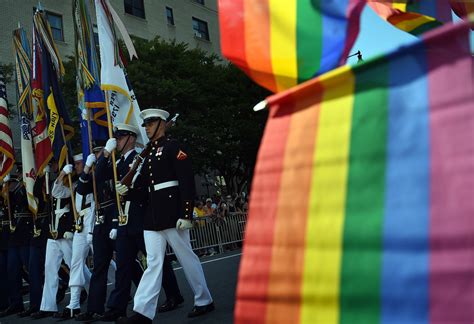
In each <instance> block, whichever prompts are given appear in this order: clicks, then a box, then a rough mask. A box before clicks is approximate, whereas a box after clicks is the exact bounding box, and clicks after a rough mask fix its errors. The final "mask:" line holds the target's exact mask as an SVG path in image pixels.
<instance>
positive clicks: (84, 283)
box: [67, 228, 92, 309]
mask: <svg viewBox="0 0 474 324" xmlns="http://www.w3.org/2000/svg"><path fill="white" fill-rule="evenodd" d="M88 233H89V230H88V229H86V228H84V229H83V231H82V232H80V233H74V238H73V240H72V259H71V269H70V272H69V288H70V290H71V299H70V301H69V305H68V306H67V307H68V308H69V309H78V308H81V304H80V299H81V291H82V288H86V289H88V287H89V282H90V280H91V275H92V274H91V272H90V270H89V268H88V267H87V265H86V263H85V261H86V258H87V255H88V254H89V250H90V249H91V247H92V244H89V243H88V242H87V235H88Z"/></svg>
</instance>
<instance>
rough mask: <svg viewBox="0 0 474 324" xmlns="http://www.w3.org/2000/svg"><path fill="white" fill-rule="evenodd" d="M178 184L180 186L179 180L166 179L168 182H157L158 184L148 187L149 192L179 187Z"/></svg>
mask: <svg viewBox="0 0 474 324" xmlns="http://www.w3.org/2000/svg"><path fill="white" fill-rule="evenodd" d="M177 186H179V181H178V180H172V181H166V182H162V183H157V184H156V185H154V186H152V187H150V188H148V192H152V191H158V190H161V189H166V188H171V187H177Z"/></svg>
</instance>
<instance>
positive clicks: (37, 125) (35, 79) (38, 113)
mask: <svg viewBox="0 0 474 324" xmlns="http://www.w3.org/2000/svg"><path fill="white" fill-rule="evenodd" d="M37 33H38V31H37V30H36V29H34V30H33V69H32V75H31V101H32V104H33V119H32V124H33V126H32V128H31V134H32V136H33V143H34V147H35V165H36V169H37V173H38V174H42V173H43V169H44V167H45V166H46V165H47V164H48V162H49V160H50V159H51V157H52V156H53V152H52V148H51V140H50V138H49V136H48V119H47V116H46V109H45V102H44V91H43V80H42V78H43V73H42V69H43V67H42V63H41V58H42V56H43V55H42V50H43V49H42V47H41V44H40V42H39V40H38V35H37Z"/></svg>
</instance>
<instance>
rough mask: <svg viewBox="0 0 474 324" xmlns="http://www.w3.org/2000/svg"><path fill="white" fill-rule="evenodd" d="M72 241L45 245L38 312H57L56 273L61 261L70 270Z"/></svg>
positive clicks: (56, 241)
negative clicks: (42, 282)
mask: <svg viewBox="0 0 474 324" xmlns="http://www.w3.org/2000/svg"><path fill="white" fill-rule="evenodd" d="M71 256H72V241H70V240H66V239H59V240H51V239H48V242H47V243H46V258H45V261H44V286H43V297H42V298H41V306H40V310H42V311H47V312H57V311H58V305H57V304H56V293H57V292H58V282H59V276H58V271H59V267H60V266H61V261H62V260H63V259H64V262H66V264H67V265H68V267H69V268H71Z"/></svg>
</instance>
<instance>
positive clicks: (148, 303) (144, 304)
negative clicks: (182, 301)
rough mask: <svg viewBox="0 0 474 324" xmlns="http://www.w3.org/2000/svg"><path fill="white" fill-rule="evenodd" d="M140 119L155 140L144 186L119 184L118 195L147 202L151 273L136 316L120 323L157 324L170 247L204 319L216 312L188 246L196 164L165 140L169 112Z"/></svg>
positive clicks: (143, 114) (147, 111) (150, 113)
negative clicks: (165, 260)
mask: <svg viewBox="0 0 474 324" xmlns="http://www.w3.org/2000/svg"><path fill="white" fill-rule="evenodd" d="M140 116H141V117H142V119H143V125H142V126H144V127H145V129H146V132H147V136H148V138H149V139H150V143H149V144H148V145H149V152H148V155H147V156H146V157H145V160H144V162H143V165H142V167H141V171H140V173H141V176H142V177H143V183H144V185H145V186H144V187H142V188H135V189H134V188H127V187H125V186H124V185H123V184H117V185H116V190H117V191H118V192H119V193H120V194H121V195H124V196H126V195H127V194H130V195H132V196H133V195H135V194H136V193H138V194H141V195H147V196H148V203H147V209H146V214H145V218H144V238H145V246H146V250H147V265H148V267H147V269H146V270H145V272H144V274H143V277H142V280H141V281H140V285H139V286H138V289H137V291H136V293H135V298H134V307H133V310H134V311H135V315H133V316H132V317H130V318H127V319H125V318H123V319H121V320H120V321H119V322H121V323H151V322H152V320H153V318H154V317H155V313H156V308H157V303H158V296H159V292H160V288H161V282H162V274H163V260H164V256H165V252H166V251H165V250H166V245H167V243H168V244H169V245H170V246H171V248H172V249H173V251H174V252H175V254H176V257H177V259H178V261H179V262H180V264H181V265H182V267H183V270H184V273H185V275H186V279H187V280H188V283H189V284H190V285H191V287H192V290H193V292H194V307H193V309H192V310H191V312H189V313H188V316H189V317H194V316H198V315H203V314H205V313H207V312H210V311H212V310H213V309H214V303H213V300H212V297H211V294H210V292H209V289H208V288H207V284H206V280H205V277H204V273H203V270H202V266H201V263H200V262H199V258H198V257H197V256H196V254H194V252H193V250H192V248H191V244H190V240H189V229H190V228H191V227H192V223H191V219H192V211H193V199H194V194H195V184H194V174H193V172H192V166H191V162H190V159H189V157H188V155H187V153H186V150H185V149H184V148H183V147H182V146H181V145H180V144H179V143H178V142H177V141H176V140H173V139H170V138H166V137H165V129H166V124H165V122H166V119H167V118H168V117H169V113H168V112H166V111H164V110H161V109H145V110H143V111H142V112H141V114H140Z"/></svg>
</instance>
